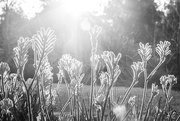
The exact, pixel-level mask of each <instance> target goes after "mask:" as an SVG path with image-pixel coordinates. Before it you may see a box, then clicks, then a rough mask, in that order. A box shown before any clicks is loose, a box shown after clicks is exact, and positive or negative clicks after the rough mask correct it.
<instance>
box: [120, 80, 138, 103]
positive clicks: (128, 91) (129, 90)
mask: <svg viewBox="0 0 180 121" xmlns="http://www.w3.org/2000/svg"><path fill="white" fill-rule="evenodd" d="M137 83H138V81H135V80H134V81H133V82H132V83H131V86H130V87H129V88H128V90H127V91H126V93H125V95H124V97H123V99H122V101H121V103H120V105H122V104H123V103H124V101H125V100H126V98H127V97H128V95H129V93H130V92H131V89H132V88H133V87H134V86H135V85H136V84H137Z"/></svg>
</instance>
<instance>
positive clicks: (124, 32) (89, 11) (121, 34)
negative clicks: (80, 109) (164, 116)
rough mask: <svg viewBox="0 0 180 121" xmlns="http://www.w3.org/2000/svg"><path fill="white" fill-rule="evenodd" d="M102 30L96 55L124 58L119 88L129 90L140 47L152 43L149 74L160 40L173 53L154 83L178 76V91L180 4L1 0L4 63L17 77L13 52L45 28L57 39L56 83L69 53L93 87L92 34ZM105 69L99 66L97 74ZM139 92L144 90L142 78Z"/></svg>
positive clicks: (29, 69) (167, 0) (170, 0)
mask: <svg viewBox="0 0 180 121" xmlns="http://www.w3.org/2000/svg"><path fill="white" fill-rule="evenodd" d="M94 25H98V26H101V27H102V32H101V34H100V36H99V38H98V39H99V45H98V52H97V53H98V54H101V53H102V52H103V51H105V50H107V51H113V52H114V53H115V54H118V53H119V52H120V53H122V58H121V60H120V62H119V65H120V68H121V70H122V73H121V75H120V77H119V79H118V81H117V83H116V85H117V86H129V85H130V84H131V82H132V77H133V75H132V70H131V67H130V65H131V64H132V63H133V61H140V56H139V55H138V53H137V49H138V47H139V45H138V44H139V42H142V43H144V44H145V43H147V42H148V43H150V44H151V45H152V48H153V57H152V59H151V60H150V61H149V62H148V73H150V72H151V71H152V69H153V68H154V67H155V66H156V65H157V63H158V61H159V60H158V59H159V57H158V55H157V54H156V52H155V49H154V48H155V47H156V44H157V43H159V41H164V40H167V41H170V42H171V47H170V49H171V51H172V53H171V54H170V55H169V56H168V58H167V59H166V61H165V63H164V64H163V65H162V66H161V67H160V68H159V70H158V72H157V73H156V74H155V75H154V77H153V78H152V79H151V80H150V83H149V87H150V85H151V83H154V82H156V84H159V78H160V77H161V76H162V75H166V74H174V75H175V76H176V77H177V78H178V84H176V85H175V86H174V89H178V90H180V34H179V32H180V1H179V0H0V61H1V62H2V61H4V62H7V63H8V64H9V65H10V67H11V72H16V68H15V64H14V62H13V57H14V53H13V48H14V47H15V46H16V45H17V40H18V39H19V38H20V37H21V36H23V37H29V38H31V37H32V35H33V34H35V33H36V31H37V30H39V29H40V28H41V27H44V28H51V29H53V30H54V31H55V34H56V36H57V41H56V45H55V48H54V51H53V52H52V53H51V54H50V56H49V59H50V63H51V65H52V66H53V72H54V83H56V82H57V81H58V80H57V76H56V73H57V72H58V68H57V65H58V63H57V62H58V61H59V59H60V58H61V57H62V55H63V54H71V55H72V56H73V57H74V58H76V59H78V60H80V61H81V62H83V65H84V67H83V70H84V72H85V75H86V76H85V77H84V80H83V82H84V83H85V84H90V70H91V66H90V56H91V44H90V36H89V33H88V30H89V28H90V27H93V26H94ZM103 70H104V63H103V62H100V66H99V72H101V71H103ZM33 74H34V67H33V51H32V50H31V49H30V50H29V61H28V63H27V65H26V69H25V78H26V79H27V78H30V77H33ZM140 78H143V77H140ZM137 86H138V87H142V86H143V80H142V79H140V81H139V83H138V84H137Z"/></svg>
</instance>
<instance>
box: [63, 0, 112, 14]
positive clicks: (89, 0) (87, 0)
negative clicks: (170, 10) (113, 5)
mask: <svg viewBox="0 0 180 121" xmlns="http://www.w3.org/2000/svg"><path fill="white" fill-rule="evenodd" d="M108 1H109V0H62V3H63V6H62V7H63V8H62V9H63V10H64V12H65V13H67V14H71V15H74V16H76V17H77V16H80V15H81V14H83V13H85V12H97V14H102V13H103V9H104V6H105V5H107V3H108Z"/></svg>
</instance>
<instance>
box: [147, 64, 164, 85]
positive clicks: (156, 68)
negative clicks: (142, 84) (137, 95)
mask: <svg viewBox="0 0 180 121" xmlns="http://www.w3.org/2000/svg"><path fill="white" fill-rule="evenodd" d="M162 63H163V62H161V61H160V62H159V63H158V65H157V66H156V67H155V68H154V69H153V71H152V72H151V73H150V74H149V75H148V77H147V79H146V81H147V83H148V82H149V80H150V79H151V77H152V76H153V75H154V74H155V72H156V71H157V70H158V68H159V67H160V66H161V64H162Z"/></svg>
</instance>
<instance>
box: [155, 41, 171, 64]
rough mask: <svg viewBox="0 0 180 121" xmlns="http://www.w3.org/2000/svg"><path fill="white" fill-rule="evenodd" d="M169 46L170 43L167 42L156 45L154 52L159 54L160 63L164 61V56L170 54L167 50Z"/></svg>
mask: <svg viewBox="0 0 180 121" xmlns="http://www.w3.org/2000/svg"><path fill="white" fill-rule="evenodd" d="M170 45H171V43H170V42H168V41H164V42H162V41H160V43H159V44H157V47H156V52H157V53H158V54H159V56H160V61H161V62H162V63H163V62H164V61H165V60H166V56H167V55H169V54H170V53H171V50H169V46H170Z"/></svg>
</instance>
